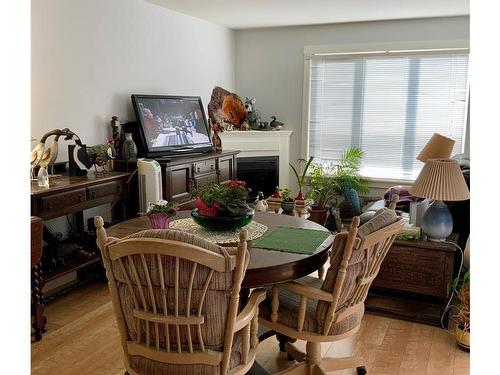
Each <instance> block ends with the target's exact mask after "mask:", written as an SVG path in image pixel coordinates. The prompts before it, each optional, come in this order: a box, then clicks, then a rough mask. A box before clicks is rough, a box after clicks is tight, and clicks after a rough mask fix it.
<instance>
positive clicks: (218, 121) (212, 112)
mask: <svg viewBox="0 0 500 375" xmlns="http://www.w3.org/2000/svg"><path fill="white" fill-rule="evenodd" d="M246 117H247V112H246V111H245V106H244V105H243V102H242V101H241V99H240V97H239V96H238V95H236V94H233V93H231V92H229V91H227V90H224V89H223V88H222V87H218V86H216V87H214V89H213V91H212V97H211V98H210V103H208V118H209V119H210V120H211V122H212V125H211V127H212V129H214V127H215V128H217V129H222V130H224V128H225V127H231V126H232V127H234V128H235V129H236V130H240V129H241V127H242V125H243V122H244V121H245V120H246ZM242 130H245V129H242ZM214 132H215V130H214ZM219 132H220V131H219ZM214 147H215V146H214Z"/></svg>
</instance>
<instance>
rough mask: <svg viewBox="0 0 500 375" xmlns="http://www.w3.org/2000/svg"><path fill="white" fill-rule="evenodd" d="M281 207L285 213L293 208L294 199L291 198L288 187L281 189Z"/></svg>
mask: <svg viewBox="0 0 500 375" xmlns="http://www.w3.org/2000/svg"><path fill="white" fill-rule="evenodd" d="M281 208H282V209H283V212H287V213H289V212H292V211H293V210H294V209H295V199H293V198H292V196H291V191H290V189H282V190H281Z"/></svg>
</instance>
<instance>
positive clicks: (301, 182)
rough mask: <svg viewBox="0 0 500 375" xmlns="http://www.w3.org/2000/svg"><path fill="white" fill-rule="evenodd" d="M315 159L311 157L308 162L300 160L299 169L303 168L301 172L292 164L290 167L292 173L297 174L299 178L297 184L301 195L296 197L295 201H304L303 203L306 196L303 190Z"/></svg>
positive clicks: (298, 161) (298, 162)
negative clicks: (308, 171)
mask: <svg viewBox="0 0 500 375" xmlns="http://www.w3.org/2000/svg"><path fill="white" fill-rule="evenodd" d="M313 159H314V156H310V157H309V159H308V160H305V159H298V160H297V164H298V166H297V168H299V167H301V166H303V167H302V170H301V171H297V169H296V168H295V167H294V166H293V165H292V164H290V167H291V168H292V171H293V173H294V174H295V177H296V178H297V184H298V185H299V193H298V194H297V196H296V197H295V200H302V201H303V200H304V195H303V194H302V188H303V187H304V184H305V181H306V174H307V170H308V169H309V166H310V165H311V163H312V161H313ZM304 163H305V165H304Z"/></svg>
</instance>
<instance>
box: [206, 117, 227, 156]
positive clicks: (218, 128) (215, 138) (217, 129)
mask: <svg viewBox="0 0 500 375" xmlns="http://www.w3.org/2000/svg"><path fill="white" fill-rule="evenodd" d="M208 123H209V124H210V127H211V128H212V131H213V134H212V145H213V147H214V152H221V151H222V141H221V139H220V137H219V133H222V132H223V131H224V127H223V126H222V125H221V124H219V123H214V122H213V121H212V119H211V118H210V117H209V118H208Z"/></svg>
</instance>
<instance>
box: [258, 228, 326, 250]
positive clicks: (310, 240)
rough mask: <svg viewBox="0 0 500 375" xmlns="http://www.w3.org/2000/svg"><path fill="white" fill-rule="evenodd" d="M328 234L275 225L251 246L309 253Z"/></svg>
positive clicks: (320, 231)
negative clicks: (275, 226)
mask: <svg viewBox="0 0 500 375" xmlns="http://www.w3.org/2000/svg"><path fill="white" fill-rule="evenodd" d="M328 236H330V232H325V231H322V230H315V229H301V228H289V227H277V228H275V229H273V230H272V231H271V232H268V233H266V234H265V235H264V236H263V237H261V238H260V239H258V240H256V241H253V244H252V246H253V247H259V248H261V249H270V250H278V251H285V252H287V253H296V254H307V255H311V254H313V253H314V252H315V251H316V249H317V248H318V246H319V245H321V244H322V243H323V241H325V240H326V239H327V238H328Z"/></svg>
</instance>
